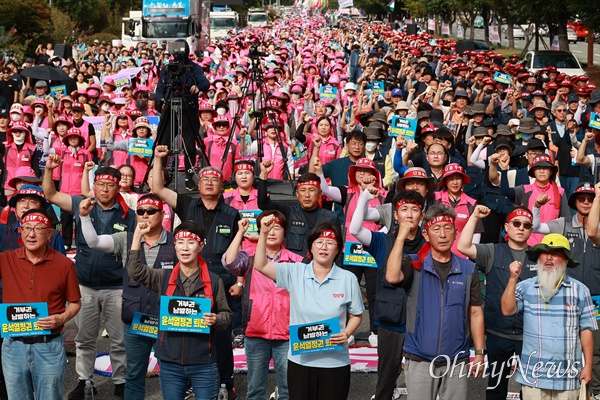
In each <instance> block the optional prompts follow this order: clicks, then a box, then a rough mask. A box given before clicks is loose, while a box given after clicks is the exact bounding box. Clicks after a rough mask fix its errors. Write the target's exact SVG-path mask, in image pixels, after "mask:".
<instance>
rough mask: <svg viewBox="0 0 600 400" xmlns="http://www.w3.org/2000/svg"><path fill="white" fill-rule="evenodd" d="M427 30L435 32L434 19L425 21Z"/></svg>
mask: <svg viewBox="0 0 600 400" xmlns="http://www.w3.org/2000/svg"><path fill="white" fill-rule="evenodd" d="M427 30H430V31H435V19H431V18H429V19H428V20H427Z"/></svg>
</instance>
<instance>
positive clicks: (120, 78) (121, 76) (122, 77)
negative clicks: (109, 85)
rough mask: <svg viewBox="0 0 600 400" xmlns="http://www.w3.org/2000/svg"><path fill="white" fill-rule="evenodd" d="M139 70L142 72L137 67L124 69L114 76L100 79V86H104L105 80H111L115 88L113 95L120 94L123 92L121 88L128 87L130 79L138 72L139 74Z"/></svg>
mask: <svg viewBox="0 0 600 400" xmlns="http://www.w3.org/2000/svg"><path fill="white" fill-rule="evenodd" d="M141 70H142V68H139V67H134V68H126V69H124V70H121V71H119V72H117V73H116V74H114V75H108V76H105V77H104V79H102V85H104V80H105V79H106V78H111V79H112V80H113V81H114V82H115V85H116V86H117V89H116V90H115V93H121V92H122V91H123V86H125V85H128V84H129V85H130V84H131V78H133V77H135V76H136V75H137V74H138V72H140V71H141Z"/></svg>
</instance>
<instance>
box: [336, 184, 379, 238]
mask: <svg viewBox="0 0 600 400" xmlns="http://www.w3.org/2000/svg"><path fill="white" fill-rule="evenodd" d="M386 195H387V192H386V191H385V190H380V191H379V196H377V197H376V198H374V199H371V200H369V203H368V205H369V208H375V207H378V206H380V205H382V204H383V202H384V201H385V196H386ZM347 196H348V197H347V198H346V205H344V215H345V216H346V220H345V221H344V230H345V231H346V234H345V241H346V242H358V241H359V240H358V239H356V238H355V237H354V236H352V235H351V234H350V223H351V222H352V215H354V212H355V211H356V204H358V198H359V197H360V186H349V187H348V195H347ZM362 226H363V228H365V229H368V230H370V231H378V230H379V229H380V228H381V225H378V224H376V223H375V222H373V221H364V222H363V224H362Z"/></svg>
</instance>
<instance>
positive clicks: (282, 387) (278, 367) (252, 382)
mask: <svg viewBox="0 0 600 400" xmlns="http://www.w3.org/2000/svg"><path fill="white" fill-rule="evenodd" d="M244 347H245V349H246V362H247V363H248V400H258V399H260V400H263V399H264V398H265V391H266V390H267V374H268V373H269V361H270V360H271V357H273V363H274V364H275V374H276V378H277V387H278V388H279V400H288V397H289V395H288V386H287V354H288V349H289V347H290V342H288V341H287V340H268V339H262V338H256V337H246V342H245V346H244Z"/></svg>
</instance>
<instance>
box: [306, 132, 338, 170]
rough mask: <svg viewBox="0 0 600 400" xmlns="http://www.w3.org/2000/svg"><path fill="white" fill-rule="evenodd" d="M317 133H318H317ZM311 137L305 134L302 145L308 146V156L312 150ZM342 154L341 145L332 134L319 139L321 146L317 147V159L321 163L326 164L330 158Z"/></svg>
mask: <svg viewBox="0 0 600 400" xmlns="http://www.w3.org/2000/svg"><path fill="white" fill-rule="evenodd" d="M317 135H318V134H317ZM313 137H314V136H307V137H306V143H304V145H305V146H306V147H307V148H308V157H309V158H310V156H311V154H312V152H313V147H314V146H313V143H312V142H313ZM340 154H342V146H341V145H340V142H338V141H337V140H336V139H335V138H334V137H333V136H329V137H328V138H327V139H325V140H321V147H319V159H320V160H321V164H327V163H328V162H329V161H331V160H335V159H336V158H339V157H340Z"/></svg>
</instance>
